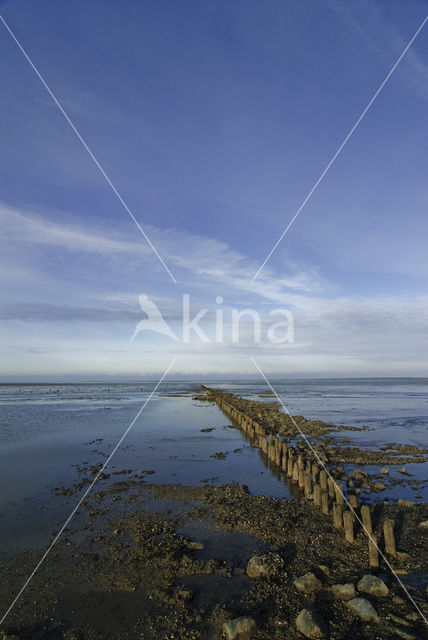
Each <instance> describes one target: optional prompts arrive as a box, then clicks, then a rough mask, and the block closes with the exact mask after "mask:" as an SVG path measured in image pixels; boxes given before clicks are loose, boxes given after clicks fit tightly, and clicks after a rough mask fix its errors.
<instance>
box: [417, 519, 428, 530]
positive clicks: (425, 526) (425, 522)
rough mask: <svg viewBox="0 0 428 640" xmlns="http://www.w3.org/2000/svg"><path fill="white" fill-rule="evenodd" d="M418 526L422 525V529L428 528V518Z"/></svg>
mask: <svg viewBox="0 0 428 640" xmlns="http://www.w3.org/2000/svg"><path fill="white" fill-rule="evenodd" d="M418 526H419V527H421V528H422V529H428V520H423V521H422V522H420V523H419V525H418Z"/></svg>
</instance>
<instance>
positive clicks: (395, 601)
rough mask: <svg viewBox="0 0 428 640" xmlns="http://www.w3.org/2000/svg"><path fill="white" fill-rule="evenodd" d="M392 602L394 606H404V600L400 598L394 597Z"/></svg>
mask: <svg viewBox="0 0 428 640" xmlns="http://www.w3.org/2000/svg"><path fill="white" fill-rule="evenodd" d="M392 602H393V603H394V604H404V600H403V598H400V596H394V597H393V598H392Z"/></svg>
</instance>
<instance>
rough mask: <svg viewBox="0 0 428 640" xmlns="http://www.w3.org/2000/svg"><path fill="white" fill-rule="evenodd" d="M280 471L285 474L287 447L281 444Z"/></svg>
mask: <svg viewBox="0 0 428 640" xmlns="http://www.w3.org/2000/svg"><path fill="white" fill-rule="evenodd" d="M282 470H283V472H284V473H287V445H286V444H285V443H283V444H282Z"/></svg>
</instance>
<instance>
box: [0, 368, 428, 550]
mask: <svg viewBox="0 0 428 640" xmlns="http://www.w3.org/2000/svg"><path fill="white" fill-rule="evenodd" d="M205 382H206V384H210V382H209V381H205ZM211 384H212V386H216V387H222V388H226V389H230V390H232V391H234V392H236V393H239V394H240V395H245V396H246V397H250V398H254V399H257V400H265V401H271V400H272V399H271V398H268V397H264V398H260V397H259V394H260V393H263V392H265V391H266V385H263V384H260V383H258V384H255V383H237V382H236V381H233V382H232V381H225V382H224V383H221V384H219V383H218V382H216V383H214V382H213V383H211ZM153 386H154V385H151V384H144V385H141V384H113V385H106V384H83V385H82V384H73V385H68V384H65V385H0V406H1V418H0V469H1V472H0V476H1V483H0V528H1V540H0V551H11V550H14V549H18V548H22V547H29V546H37V545H39V544H46V542H47V540H49V539H50V536H51V535H52V533H53V531H55V530H57V529H58V528H59V527H60V526H61V524H62V522H63V521H64V520H65V518H66V516H67V515H68V513H69V512H70V511H71V509H72V507H73V506H74V505H75V504H76V503H77V501H78V499H79V494H75V495H72V496H61V497H57V496H54V495H53V488H54V487H71V486H72V485H73V484H75V483H76V481H78V480H79V474H78V470H77V467H80V466H82V465H93V464H96V463H99V462H104V461H105V459H106V457H107V456H108V455H109V453H110V452H111V451H112V449H113V447H114V446H115V445H116V443H117V442H118V440H119V438H120V437H121V436H122V434H123V433H124V431H125V429H126V428H127V427H128V425H129V424H130V423H131V421H132V419H133V418H134V417H135V415H136V414H137V412H138V410H139V409H140V408H141V406H142V405H143V403H144V402H145V400H146V399H147V398H148V395H149V394H150V392H151V390H152V388H153ZM195 386H197V383H166V384H164V385H163V386H162V387H161V388H160V389H159V390H158V392H157V393H156V394H154V396H153V398H152V399H151V401H150V403H149V404H148V405H147V406H146V408H145V409H144V411H143V413H142V415H141V416H140V418H139V419H138V420H137V422H136V423H135V425H134V426H133V428H132V430H131V431H130V433H129V434H128V436H127V438H126V440H125V441H124V443H123V445H122V446H121V448H120V449H119V450H118V451H117V453H116V454H115V456H114V458H113V459H112V461H111V462H110V464H109V466H108V468H107V469H106V473H111V472H113V471H118V470H123V469H131V470H132V472H133V473H138V474H141V472H143V471H146V472H148V471H155V473H154V474H147V481H148V482H150V483H153V482H155V483H170V482H172V483H181V484H191V485H200V484H204V483H209V484H215V485H219V484H225V483H228V482H232V481H236V482H241V483H243V484H246V485H247V486H248V487H249V489H250V491H251V492H253V493H262V494H266V495H271V496H275V497H289V496H290V495H291V494H292V493H293V489H292V488H290V487H289V485H288V484H287V483H286V482H285V483H284V482H283V479H282V478H281V476H280V475H278V476H277V475H275V474H273V473H271V471H270V470H269V469H268V468H267V463H266V461H265V460H263V458H262V456H261V454H260V452H259V450H258V449H255V448H252V447H251V446H250V444H249V442H248V441H246V440H245V439H244V437H243V435H242V434H241V432H240V431H238V430H237V429H233V428H231V427H230V423H229V422H228V420H227V418H226V417H225V416H224V415H223V414H222V412H221V411H220V410H219V409H218V407H217V406H216V405H214V404H208V403H201V402H197V401H194V400H193V399H192V393H191V391H192V390H193V389H194V388H195ZM274 387H275V389H276V390H277V392H278V393H279V395H280V397H281V399H282V400H283V401H284V402H285V403H286V405H287V407H288V409H289V410H290V412H291V413H293V414H300V415H304V416H305V417H307V418H320V419H323V420H326V421H331V422H335V423H338V424H348V425H351V426H362V425H363V424H365V425H369V426H370V427H373V428H374V430H373V431H363V432H361V433H356V432H352V433H351V432H344V433H346V435H349V436H350V437H351V438H352V440H353V441H354V442H356V443H358V444H359V445H360V446H373V445H374V444H376V445H378V444H384V443H386V442H398V443H408V444H416V445H422V446H426V445H427V437H426V433H427V425H428V380H426V379H425V380H412V381H409V380H404V379H403V380H374V381H368V380H364V381H356V380H352V381H350V380H348V381H341V380H337V381H336V380H316V381H310V380H305V381H296V380H293V381H287V382H283V383H280V384H278V383H274ZM168 393H170V394H184V395H179V396H175V397H168V396H166V395H165V394H168ZM185 394H188V395H187V396H186V395H185ZM206 427H211V428H212V429H213V430H212V431H211V432H209V433H204V432H201V429H203V428H206ZM336 437H337V436H336ZM338 437H340V434H339V436H338ZM218 453H221V454H223V455H224V457H222V458H218V457H213V456H215V454H218ZM407 468H408V471H410V473H412V474H415V475H414V478H415V479H417V478H419V479H420V478H422V477H424V476H425V477H426V475H427V474H426V470H427V465H426V464H423V465H422V464H413V465H407ZM394 474H395V476H397V473H396V471H395V470H394V468H393V467H391V475H394ZM398 475H399V474H398ZM129 478H132V474H130V475H124V476H117V479H118V480H123V479H129ZM101 485H102V483H101ZM83 491H84V489H83V490H82V493H83ZM387 493H388V492H387ZM389 493H390V494H391V495H393V497H407V498H412V499H414V496H415V494H416V495H420V496H422V498H421V499H424V500H426V499H427V497H428V496H427V491H426V488H424V487H420V488H419V489H418V491H414V490H412V489H411V488H410V487H395V488H394V489H393V491H392V492H389ZM382 495H383V494H382ZM372 497H373V496H372ZM374 497H375V498H378V497H379V494H375V496H374Z"/></svg>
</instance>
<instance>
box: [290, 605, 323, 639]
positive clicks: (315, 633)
mask: <svg viewBox="0 0 428 640" xmlns="http://www.w3.org/2000/svg"><path fill="white" fill-rule="evenodd" d="M295 624H296V629H297V631H299V632H300V633H301V634H303V635H304V636H305V637H306V638H324V637H325V622H324V620H323V619H322V618H321V617H320V616H319V615H318V614H317V613H316V612H315V611H314V610H313V609H302V610H301V612H300V613H299V615H298V616H297V618H296V623H295Z"/></svg>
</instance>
